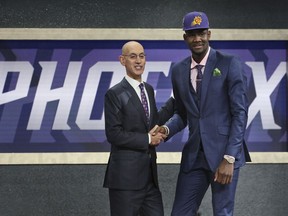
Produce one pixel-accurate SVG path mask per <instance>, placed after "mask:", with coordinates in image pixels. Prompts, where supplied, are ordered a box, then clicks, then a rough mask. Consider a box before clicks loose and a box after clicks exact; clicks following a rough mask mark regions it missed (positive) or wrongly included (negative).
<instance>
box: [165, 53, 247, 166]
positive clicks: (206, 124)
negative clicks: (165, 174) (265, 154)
mask: <svg viewBox="0 0 288 216" xmlns="http://www.w3.org/2000/svg"><path fill="white" fill-rule="evenodd" d="M190 67H191V57H190V56H189V57H187V58H186V59H184V60H183V61H181V62H179V63H176V64H175V65H174V66H173V67H172V85H173V92H174V97H175V104H176V107H177V109H178V111H179V115H180V116H181V118H178V120H176V121H175V120H174V121H170V122H169V123H168V124H167V126H168V127H169V129H170V134H169V137H171V136H173V135H174V134H175V133H177V132H178V131H179V130H181V129H183V128H184V127H185V126H186V125H188V128H189V138H188V140H187V142H186V144H185V146H184V148H183V152H182V161H181V168H182V169H183V170H186V171H189V170H190V169H191V167H192V165H193V163H194V161H195V158H196V156H197V152H198V150H199V146H200V145H199V144H200V142H202V146H203V148H204V152H205V156H206V159H207V162H208V164H209V166H210V169H211V170H212V171H215V170H216V168H217V167H218V166H219V164H220V162H221V161H222V160H223V156H224V154H227V155H231V156H234V157H235V158H236V163H235V168H237V167H240V166H242V165H244V164H245V160H247V161H249V160H250V156H249V153H248V151H247V148H246V145H245V142H244V133H245V128H246V122H247V113H248V108H247V107H248V105H247V95H246V87H247V86H246V79H245V76H244V72H243V70H242V63H241V62H240V61H239V60H237V59H236V58H235V57H233V56H230V55H224V54H223V53H220V52H218V51H216V50H214V49H212V48H211V51H210V54H209V57H208V60H207V63H206V66H205V71H204V74H203V79H202V89H201V92H202V93H201V100H200V105H199V106H198V105H197V95H196V92H195V90H194V89H193V87H192V85H191V81H190V71H191V69H190ZM216 68H218V70H219V71H220V74H217V72H214V71H215V69H216ZM169 137H168V138H169ZM245 155H246V156H245Z"/></svg>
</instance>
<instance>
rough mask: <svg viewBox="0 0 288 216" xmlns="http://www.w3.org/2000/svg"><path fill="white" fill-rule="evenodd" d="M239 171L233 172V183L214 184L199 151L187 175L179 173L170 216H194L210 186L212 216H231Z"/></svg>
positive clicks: (211, 174)
mask: <svg viewBox="0 0 288 216" xmlns="http://www.w3.org/2000/svg"><path fill="white" fill-rule="evenodd" d="M238 176H239V169H235V170H234V174H233V181H232V183H230V184H227V185H221V184H219V183H217V182H214V173H213V172H212V171H210V170H209V167H208V164H207V161H206V159H205V156H204V152H203V151H200V152H199V154H198V157H197V159H196V162H195V164H194V166H193V169H192V170H191V171H190V172H189V173H184V172H181V171H180V172H179V175H178V181H177V187H176V194H175V200H174V204H173V209H172V213H171V215H172V216H180V215H181V216H196V215H197V211H198V209H199V207H200V205H201V202H202V199H203V197H204V195H205V193H206V191H207V189H208V187H209V186H210V185H211V190H212V205H213V215H214V216H220V215H221V216H232V215H233V209H234V199H235V192H236V186H237V182H238Z"/></svg>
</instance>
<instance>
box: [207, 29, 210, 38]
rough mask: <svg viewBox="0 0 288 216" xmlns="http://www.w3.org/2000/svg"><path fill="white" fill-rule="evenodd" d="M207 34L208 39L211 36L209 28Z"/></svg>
mask: <svg viewBox="0 0 288 216" xmlns="http://www.w3.org/2000/svg"><path fill="white" fill-rule="evenodd" d="M207 35H208V39H210V37H211V31H210V30H208V33H207Z"/></svg>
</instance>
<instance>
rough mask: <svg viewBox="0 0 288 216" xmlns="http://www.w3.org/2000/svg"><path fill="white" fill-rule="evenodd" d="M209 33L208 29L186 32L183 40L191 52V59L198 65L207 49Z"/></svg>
mask: <svg viewBox="0 0 288 216" xmlns="http://www.w3.org/2000/svg"><path fill="white" fill-rule="evenodd" d="M210 36H211V32H210V31H209V30H208V29H196V30H191V31H186V32H185V34H184V35H183V38H184V40H185V42H186V44H187V45H188V46H189V49H190V50H191V52H192V57H193V59H194V60H195V61H196V62H197V63H200V61H201V60H202V59H203V58H204V56H205V55H206V53H207V51H208V48H209V40H210Z"/></svg>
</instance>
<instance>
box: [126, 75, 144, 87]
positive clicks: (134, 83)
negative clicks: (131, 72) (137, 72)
mask: <svg viewBox="0 0 288 216" xmlns="http://www.w3.org/2000/svg"><path fill="white" fill-rule="evenodd" d="M125 79H126V80H127V81H128V83H129V84H130V85H131V86H132V87H133V88H134V89H138V87H139V85H140V83H144V82H143V81H142V82H139V81H137V80H135V79H132V78H131V77H129V76H128V75H125Z"/></svg>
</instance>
